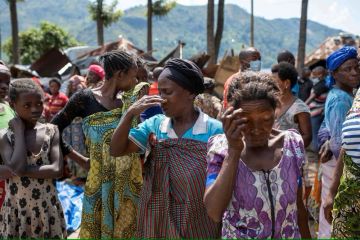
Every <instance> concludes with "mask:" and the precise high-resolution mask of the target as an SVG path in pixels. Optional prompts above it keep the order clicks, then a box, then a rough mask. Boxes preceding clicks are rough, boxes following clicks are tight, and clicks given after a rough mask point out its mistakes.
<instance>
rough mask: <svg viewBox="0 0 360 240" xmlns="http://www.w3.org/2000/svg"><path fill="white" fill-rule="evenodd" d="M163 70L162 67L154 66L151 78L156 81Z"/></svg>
mask: <svg viewBox="0 0 360 240" xmlns="http://www.w3.org/2000/svg"><path fill="white" fill-rule="evenodd" d="M163 70H164V68H163V67H156V68H155V69H154V71H153V78H154V79H155V80H156V81H157V80H158V78H159V76H160V74H161V72H162V71H163Z"/></svg>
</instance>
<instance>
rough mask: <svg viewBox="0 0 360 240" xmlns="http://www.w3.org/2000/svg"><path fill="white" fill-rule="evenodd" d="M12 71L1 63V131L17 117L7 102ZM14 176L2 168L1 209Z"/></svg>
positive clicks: (0, 168)
mask: <svg viewBox="0 0 360 240" xmlns="http://www.w3.org/2000/svg"><path fill="white" fill-rule="evenodd" d="M10 78H11V74H10V70H9V69H8V68H7V67H6V66H5V64H4V63H3V62H2V61H0V129H3V128H7V127H8V123H9V121H10V120H11V119H12V118H13V117H14V116H15V114H14V111H13V110H12V109H11V107H10V106H9V103H8V102H7V101H6V99H7V97H8V92H9V84H10ZM9 176H12V171H11V169H10V168H8V167H6V166H0V209H1V206H2V203H3V201H4V198H5V181H4V180H2V179H6V178H8V177H9Z"/></svg>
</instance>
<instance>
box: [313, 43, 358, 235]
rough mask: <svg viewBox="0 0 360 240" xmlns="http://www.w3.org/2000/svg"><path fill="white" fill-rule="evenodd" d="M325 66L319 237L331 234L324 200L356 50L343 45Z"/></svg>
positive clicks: (354, 83)
mask: <svg viewBox="0 0 360 240" xmlns="http://www.w3.org/2000/svg"><path fill="white" fill-rule="evenodd" d="M326 65H327V68H328V70H329V71H330V74H331V78H330V80H331V81H330V82H331V83H330V84H331V85H333V84H334V85H333V88H332V89H331V90H330V92H329V94H328V96H327V98H326V102H325V111H324V121H323V124H322V125H323V126H322V127H321V128H320V130H319V141H320V143H324V142H325V143H324V144H319V146H322V147H321V148H320V151H319V154H320V161H321V166H320V167H321V173H322V176H321V206H320V216H319V236H318V237H319V238H329V237H330V236H331V226H330V224H328V222H327V221H326V219H325V217H324V212H323V209H324V206H323V204H324V202H325V199H326V197H327V195H328V193H329V187H330V185H331V183H332V181H333V177H334V169H335V165H336V159H338V157H339V152H340V149H341V128H342V125H343V122H344V120H345V118H346V114H347V112H348V111H349V110H350V108H351V105H352V102H353V99H354V95H353V90H354V88H356V87H358V86H359V76H358V75H359V73H358V71H357V70H356V69H357V68H358V60H357V51H356V49H355V48H354V47H343V48H341V49H339V50H337V51H335V52H333V53H332V54H331V55H330V56H329V57H328V58H327V59H326Z"/></svg>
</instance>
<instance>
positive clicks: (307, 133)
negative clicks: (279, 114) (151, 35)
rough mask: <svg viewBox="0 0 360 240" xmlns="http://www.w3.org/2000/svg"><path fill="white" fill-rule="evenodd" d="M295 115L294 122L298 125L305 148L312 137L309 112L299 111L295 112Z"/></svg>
mask: <svg viewBox="0 0 360 240" xmlns="http://www.w3.org/2000/svg"><path fill="white" fill-rule="evenodd" d="M295 117H296V119H295V122H297V123H298V125H299V130H300V134H301V137H302V139H303V141H304V147H305V148H306V147H307V146H308V145H309V144H310V143H311V139H312V131H311V120H310V114H309V113H306V112H301V113H298V114H296V115H295Z"/></svg>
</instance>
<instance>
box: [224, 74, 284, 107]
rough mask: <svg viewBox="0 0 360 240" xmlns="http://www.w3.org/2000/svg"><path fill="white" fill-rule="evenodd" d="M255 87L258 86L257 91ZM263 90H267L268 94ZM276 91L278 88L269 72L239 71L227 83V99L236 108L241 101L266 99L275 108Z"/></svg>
mask: <svg viewBox="0 0 360 240" xmlns="http://www.w3.org/2000/svg"><path fill="white" fill-rule="evenodd" d="M254 83H256V84H254ZM248 84H250V85H248ZM257 87H259V91H256V88H257ZM264 89H265V90H264ZM263 91H268V95H266V94H265V93H264V92H263ZM278 92H279V88H278V87H277V85H276V83H274V81H273V80H272V78H271V76H270V74H268V73H263V72H251V71H249V72H241V73H238V74H237V75H236V76H235V78H234V79H233V81H231V83H230V85H229V90H228V95H227V101H228V102H229V103H232V105H233V106H234V107H235V108H238V107H239V106H240V104H241V102H242V101H252V100H268V101H269V103H270V104H271V106H272V107H274V108H276V105H277V93H278ZM252 95H253V96H252ZM275 95H276V96H275Z"/></svg>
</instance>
